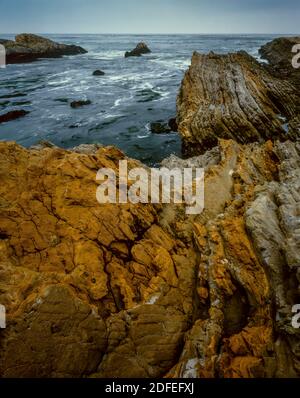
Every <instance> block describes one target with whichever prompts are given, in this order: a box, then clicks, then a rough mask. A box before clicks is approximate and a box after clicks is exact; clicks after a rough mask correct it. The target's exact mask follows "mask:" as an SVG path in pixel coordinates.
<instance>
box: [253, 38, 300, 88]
mask: <svg viewBox="0 0 300 398" xmlns="http://www.w3.org/2000/svg"><path fill="white" fill-rule="evenodd" d="M296 44H298V45H300V37H299V36H298V37H279V38H277V39H274V40H272V41H271V42H269V43H267V44H265V45H264V46H262V47H261V48H260V50H259V52H260V54H261V56H262V58H263V59H266V60H267V61H268V62H269V65H268V66H267V68H268V70H269V71H270V72H271V73H272V74H274V75H275V76H277V77H279V78H281V79H288V80H289V81H291V82H292V83H293V84H295V85H296V86H297V87H298V89H299V87H300V69H299V68H298V69H297V68H294V67H293V62H292V60H293V57H295V55H296V53H294V52H292V50H293V47H294V46H295V45H296Z"/></svg>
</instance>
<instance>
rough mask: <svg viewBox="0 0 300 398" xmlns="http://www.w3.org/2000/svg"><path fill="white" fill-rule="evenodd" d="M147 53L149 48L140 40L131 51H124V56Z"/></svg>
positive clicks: (138, 55) (136, 55)
mask: <svg viewBox="0 0 300 398" xmlns="http://www.w3.org/2000/svg"><path fill="white" fill-rule="evenodd" d="M149 53H151V50H150V48H149V47H148V46H147V44H146V43H143V42H141V43H139V44H138V45H137V46H136V47H135V49H133V50H132V51H126V53H125V58H128V57H140V56H142V55H143V54H149Z"/></svg>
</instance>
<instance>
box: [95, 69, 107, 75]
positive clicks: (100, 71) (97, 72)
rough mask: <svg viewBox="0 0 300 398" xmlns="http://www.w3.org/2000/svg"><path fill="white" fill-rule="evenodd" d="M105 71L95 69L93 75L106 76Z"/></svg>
mask: <svg viewBox="0 0 300 398" xmlns="http://www.w3.org/2000/svg"><path fill="white" fill-rule="evenodd" d="M104 75H105V73H104V72H103V71H102V70H99V69H97V70H95V72H93V76H104Z"/></svg>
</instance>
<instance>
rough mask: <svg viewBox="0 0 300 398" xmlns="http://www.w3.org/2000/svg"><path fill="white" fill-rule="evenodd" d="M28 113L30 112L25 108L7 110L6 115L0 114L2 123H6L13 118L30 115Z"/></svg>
mask: <svg viewBox="0 0 300 398" xmlns="http://www.w3.org/2000/svg"><path fill="white" fill-rule="evenodd" d="M28 113H30V112H29V111H25V110H24V109H20V110H14V111H10V112H7V113H5V114H4V115H0V123H6V122H9V121H11V120H15V119H19V118H20V117H24V116H26V115H28Z"/></svg>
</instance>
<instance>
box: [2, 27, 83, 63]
mask: <svg viewBox="0 0 300 398" xmlns="http://www.w3.org/2000/svg"><path fill="white" fill-rule="evenodd" d="M0 44H3V45H4V47H5V49H6V62H7V63H8V64H15V63H23V62H32V61H35V60H37V59H39V58H59V57H62V56H63V55H77V54H85V53H87V51H86V50H85V49H84V48H82V47H80V46H75V45H66V44H60V43H56V42H54V41H52V40H49V39H46V38H44V37H41V36H37V35H33V34H27V33H24V34H20V35H17V36H16V38H15V41H12V40H0Z"/></svg>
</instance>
